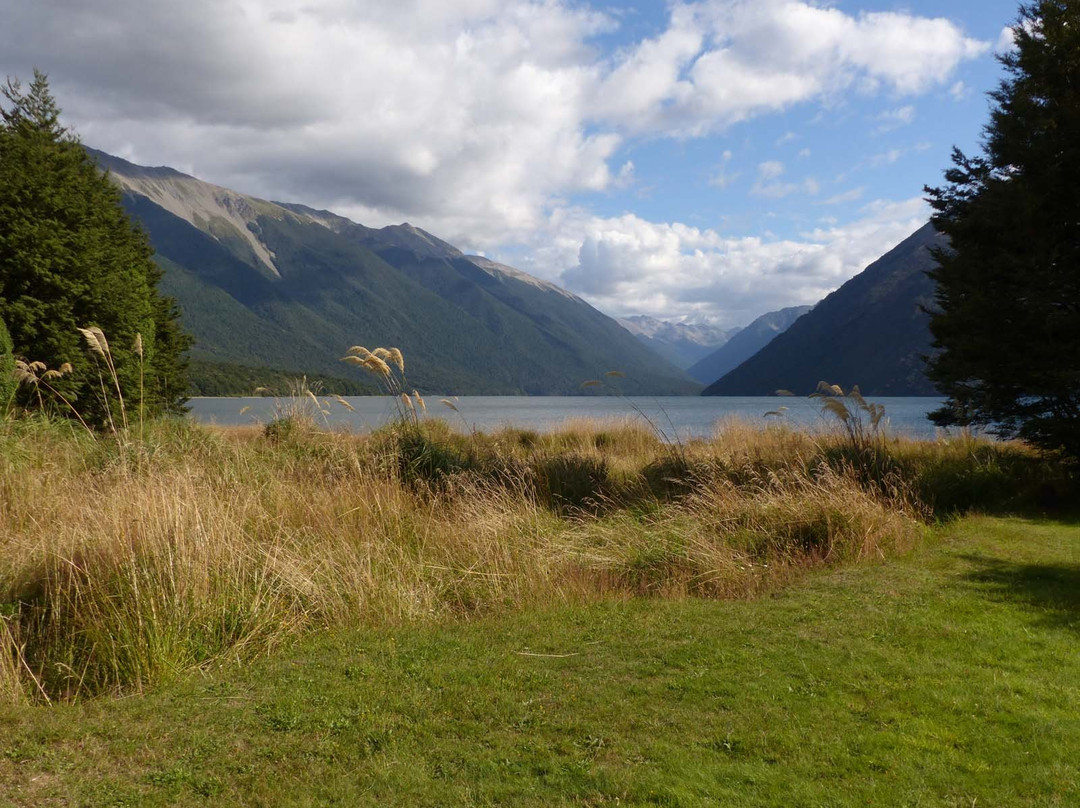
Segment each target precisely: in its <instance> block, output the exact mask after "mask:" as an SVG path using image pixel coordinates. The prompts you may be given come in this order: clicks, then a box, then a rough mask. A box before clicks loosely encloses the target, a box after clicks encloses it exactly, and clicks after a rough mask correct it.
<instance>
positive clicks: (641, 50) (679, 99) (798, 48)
mask: <svg viewBox="0 0 1080 808" xmlns="http://www.w3.org/2000/svg"><path fill="white" fill-rule="evenodd" d="M989 48H990V45H989V43H986V42H980V41H978V40H975V39H971V38H969V37H966V36H964V34H963V32H962V31H961V30H960V29H959V28H958V27H957V26H956V25H955V24H953V23H952V22H950V21H949V20H946V19H941V18H936V19H930V18H925V17H916V16H913V15H909V14H900V13H892V12H885V13H870V14H862V15H859V16H857V17H855V16H851V15H848V14H845V13H843V12H842V11H840V10H838V9H835V8H824V7H820V6H818V5H816V4H812V3H809V2H798V1H797V0H704V1H703V2H700V3H696V4H686V5H682V4H680V5H676V6H675V7H674V9H673V11H672V17H671V24H670V26H669V27H668V29H667V30H666V31H665V32H664V33H663V34H661V35H660V36H657V37H655V38H653V39H650V40H646V41H644V42H642V43H641V44H640V45H639V46H638V47H636V48H634V49H631V50H630V51H629V53H628V54H627V56H626V58H625V59H624V61H623V62H622V63H620V64H619V65H618V66H617V67H616V69H615V70H614V71H613V72H612V73H610V74H609V75H607V76H605V77H604V78H603V80H602V82H601V85H600V87H601V92H600V94H599V95H598V97H597V110H598V112H599V114H600V116H601V117H603V118H605V119H607V120H609V121H613V122H617V123H620V124H622V125H623V126H624V127H627V128H629V129H631V130H641V131H654V132H655V131H661V132H666V133H668V134H677V135H681V136H694V135H700V134H702V133H704V132H708V131H713V130H716V129H721V128H723V127H725V126H729V125H731V124H733V123H736V122H738V121H742V120H746V119H747V118H749V117H752V116H755V115H759V114H762V113H765V112H770V111H776V110H780V109H783V108H785V107H787V106H790V105H792V104H796V103H801V102H806V101H811V100H814V99H824V98H827V97H829V96H830V95H833V94H836V93H838V92H841V91H844V90H847V89H850V88H857V89H861V90H862V91H864V92H874V91H877V90H879V89H887V90H889V91H891V92H893V93H898V94H901V95H913V94H918V93H921V92H925V91H926V90H928V89H930V88H931V87H933V86H935V85H940V84H943V83H945V82H946V81H948V80H949V78H950V76H951V75H952V73H953V71H954V70H955V69H956V67H957V65H959V64H960V62H962V61H964V60H966V59H972V58H975V57H978V56H981V55H982V54H984V53H986V52H987V51H988V50H989Z"/></svg>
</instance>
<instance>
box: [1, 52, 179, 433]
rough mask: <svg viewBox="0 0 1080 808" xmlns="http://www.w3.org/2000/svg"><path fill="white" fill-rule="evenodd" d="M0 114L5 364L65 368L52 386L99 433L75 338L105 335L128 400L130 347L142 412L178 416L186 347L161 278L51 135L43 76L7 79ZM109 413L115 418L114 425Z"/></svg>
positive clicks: (87, 163)
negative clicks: (9, 353) (9, 352)
mask: <svg viewBox="0 0 1080 808" xmlns="http://www.w3.org/2000/svg"><path fill="white" fill-rule="evenodd" d="M0 89H2V93H3V97H4V99H6V103H2V102H0V113H2V116H3V118H2V121H0V319H2V320H3V321H4V322H5V323H6V324H7V328H8V330H9V331H10V334H11V339H12V342H13V345H14V354H15V356H17V357H22V358H23V359H26V360H31V361H41V362H44V363H46V364H47V365H48V366H49V367H56V366H59V365H61V364H63V363H65V362H70V363H71V364H72V366H73V367H74V372H73V373H71V374H70V375H69V376H67V377H65V378H64V379H63V380H62V381H61V382H58V385H59V386H60V387H61V388H62V392H63V393H64V395H65V396H67V397H68V398H70V399H72V400H77V402H78V406H79V410H80V411H81V412H83V414H84V415H87V416H89V418H91V419H93V420H94V421H97V422H98V423H104V422H106V421H107V420H108V415H109V413H108V412H107V409H106V408H108V407H115V406H116V404H115V402H113V403H112V404H109V403H108V399H107V397H106V396H103V395H102V393H101V385H100V381H99V368H98V367H97V365H96V364H95V362H96V360H95V357H94V356H93V355H92V354H91V353H89V352H88V351H87V350H86V348H85V345H84V343H83V340H82V337H81V336H80V334H79V331H78V329H79V328H80V327H95V328H98V329H100V330H101V331H103V332H104V333H106V334H108V336H109V340H110V342H111V345H112V351H113V357H114V359H115V365H116V371H117V375H118V377H119V380H120V383H121V385H122V386H123V388H124V389H126V390H137V389H138V388H139V361H138V357H137V356H136V355H135V353H134V345H135V341H136V335H141V340H142V342H143V344H144V345H145V357H146V366H145V372H146V373H145V375H146V385H145V388H146V392H145V397H146V401H145V405H146V411H147V412H161V411H170V410H177V409H180V408H181V407H182V405H183V400H184V398H183V396H184V390H185V389H186V385H187V379H186V364H185V362H186V360H185V359H184V357H183V352H184V351H185V350H186V349H187V347H188V344H189V340H188V338H187V337H186V336H185V335H184V334H183V333H182V332H181V330H180V328H179V325H178V321H177V316H178V312H177V309H176V307H175V305H174V303H173V302H172V301H171V300H169V299H167V298H163V297H161V296H160V295H159V294H158V293H157V283H158V281H159V279H160V277H161V271H160V270H159V269H158V267H157V266H156V264H155V263H154V262H153V261H152V260H151V255H152V250H151V248H150V245H149V242H148V240H147V238H146V236H145V235H144V234H143V233H142V231H141V230H139V229H138V228H137V227H136V226H134V225H133V224H132V222H131V221H130V220H129V218H128V216H127V214H126V213H125V212H124V209H123V208H122V207H121V198H120V193H119V191H118V190H117V189H116V188H114V187H113V185H112V184H111V183H110V182H109V180H108V178H107V177H106V176H104V175H103V174H102V173H101V172H100V171H99V170H98V168H97V166H96V165H95V163H94V162H93V161H92V160H91V159H90V158H89V157H88V156H87V154H86V152H85V151H84V150H83V148H82V146H81V144H80V143H79V141H78V139H77V137H75V136H74V135H73V134H72V133H71V132H70V131H68V130H67V129H65V128H64V127H63V126H62V125H61V123H60V110H59V108H58V107H57V105H56V102H55V100H54V99H53V97H52V95H51V94H50V92H49V86H48V81H47V79H46V77H45V75H44V74H42V73H40V72H37V71H35V73H34V80H33V82H32V83H31V84H30V86H29V87H28V88H27V89H26V90H25V91H24V90H23V88H22V87H21V85H20V84H19V82H18V81H17V80H12V79H8V81H7V83H6V85H5V86H3V88H0ZM115 414H116V413H113V415H115Z"/></svg>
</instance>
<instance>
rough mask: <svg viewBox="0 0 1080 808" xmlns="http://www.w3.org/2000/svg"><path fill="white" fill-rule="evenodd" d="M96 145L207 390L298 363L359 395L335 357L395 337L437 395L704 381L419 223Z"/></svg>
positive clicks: (352, 376)
mask: <svg viewBox="0 0 1080 808" xmlns="http://www.w3.org/2000/svg"><path fill="white" fill-rule="evenodd" d="M88 152H89V153H90V154H91V156H92V157H93V158H94V159H95V160H96V161H97V163H98V165H99V166H100V167H101V168H102V169H104V170H107V171H108V172H109V176H110V177H111V178H112V180H113V181H114V182H115V183H116V184H117V185H118V186H119V187H120V189H121V190H122V192H123V203H124V206H125V208H126V209H127V210H128V212H129V213H130V214H131V215H132V216H133V217H134V218H135V219H137V220H138V221H139V222H140V223H141V224H142V226H143V228H144V229H145V230H146V232H147V233H148V235H149V238H150V242H151V244H152V245H153V247H154V249H155V251H156V256H155V258H156V260H157V261H158V263H159V265H160V266H161V267H162V269H163V271H164V276H163V278H162V282H161V288H162V291H163V292H165V293H166V294H169V295H171V296H173V297H175V298H176V300H177V302H178V304H179V306H180V308H181V311H182V320H183V324H184V326H185V328H186V329H187V330H188V331H189V332H190V333H191V334H192V335H193V336H194V337H195V345H194V347H193V348H192V351H191V357H192V365H193V377H194V382H195V388H196V391H197V392H201V393H204V394H223V393H236V392H244V391H245V390H250V389H251V388H252V387H254V386H255V385H256V384H261V383H262V381H261V380H262V379H263V378H264V377H266V376H267V375H268V374H270V375H274V376H275V378H278V377H281V376H283V375H287V374H295V375H299V374H301V373H307V374H320V375H321V376H322V377H323V378H324V379H325V380H326V381H327V382H328V383H329V386H331V387H334V386H339V387H340V386H341V385H345V387H344V388H343V389H347V391H348V392H357V391H359V389H366V388H365V385H370V383H371V382H370V380H368V379H363V378H359V376H360V374H359V372H358V371H355V369H353V368H351V367H350V366H348V365H344V364H343V363H341V362H340V357H341V356H342V355H343V354H344V353H345V351H346V349H347V348H349V347H350V346H352V345H357V344H361V345H366V346H367V347H369V348H374V347H376V346H396V347H398V348H400V349H401V350H402V352H403V353H404V356H405V361H406V363H407V365H406V371H407V372H408V377H409V381H410V384H412V385H415V386H416V387H418V388H419V389H421V390H422V391H425V392H431V393H440V394H450V393H459V392H460V393H464V392H468V393H471V394H481V395H482V394H489V395H514V394H536V395H566V394H575V393H578V392H580V391H581V389H582V388H581V384H582V382H584V381H586V380H588V379H592V378H598V377H601V376H602V374H604V373H605V372H606V371H610V370H619V371H622V372H623V373H625V378H624V379H622V380H621V382H622V385H621V386H622V389H623V392H626V393H636V394H649V395H679V394H690V393H696V392H698V391H699V390H700V389H701V386H700V384H698V383H697V382H695V381H694V380H693V379H691V378H690V377H689V376H687V375H686V374H685V373H684V372H683V371H682V370H680V369H679V368H677V367H674V366H673V365H671V364H670V363H669V362H667V361H665V360H664V359H663V358H662V357H660V356H658V355H657V354H655V353H654V352H652V351H651V350H650V349H649V348H647V347H646V346H645V345H643V344H642V343H641V342H640V341H639V340H638V339H637V338H636V337H634V336H633V335H632V334H631V333H630V332H629V331H627V330H626V329H625V328H623V327H622V326H620V325H619V324H618V323H617V322H616V321H615V320H613V319H611V318H610V317H607V316H606V315H604V314H602V313H601V312H599V311H597V310H596V309H595V308H593V307H592V306H590V305H589V304H588V303H586V302H585V301H584V300H582V299H581V298H579V297H577V296H575V295H573V294H571V293H569V292H567V291H565V290H563V289H561V288H559V287H558V286H556V285H554V284H552V283H549V282H547V281H543V280H540V279H538V278H535V277H532V276H530V275H528V274H526V273H524V272H521V271H519V270H516V269H514V268H512V267H509V266H505V265H503V264H499V263H497V262H494V261H491V260H488V259H487V258H483V257H481V256H475V255H465V254H464V253H463V252H461V251H460V250H458V249H457V248H456V247H454V246H453V245H451V244H449V243H447V242H445V241H443V240H441V239H439V238H437V237H436V236H433V235H432V234H430V233H427V232H425V231H423V230H421V229H419V228H416V227H413V226H412V225H409V224H401V225H393V226H390V227H384V228H379V229H375V228H369V227H365V226H364V225H362V224H357V223H355V222H352V221H350V220H348V219H346V218H344V217H342V216H338V215H336V214H334V213H330V212H329V211H324V210H314V209H312V208H308V207H304V206H302V205H296V204H288V203H275V202H270V201H266V200H261V199H256V198H254V197H251V196H247V195H245V194H242V193H238V192H236V191H232V190H229V189H226V188H222V187H219V186H215V185H211V184H210V183H207V182H203V181H201V180H198V179H196V178H195V177H191V176H188V175H186V174H183V173H181V172H179V171H176V170H174V169H171V168H167V167H157V168H148V167H144V166H138V165H135V164H133V163H130V162H127V161H125V160H122V159H120V158H117V157H113V156H111V155H108V154H105V153H103V152H99V151H95V150H92V149H88ZM339 380H345V381H340V382H339ZM225 388H229V389H225ZM232 388H236V389H232ZM372 389H373V388H372Z"/></svg>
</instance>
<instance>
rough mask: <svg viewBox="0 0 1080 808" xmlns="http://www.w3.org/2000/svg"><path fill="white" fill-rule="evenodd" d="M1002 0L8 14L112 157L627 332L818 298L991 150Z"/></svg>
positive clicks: (10, 10) (3, 2) (531, 2)
mask: <svg viewBox="0 0 1080 808" xmlns="http://www.w3.org/2000/svg"><path fill="white" fill-rule="evenodd" d="M1016 13H1017V4H1016V3H1015V2H1004V1H1003V0H980V2H972V1H971V0H941V1H940V2H927V1H926V0H920V1H919V2H905V3H900V2H892V1H891V0H837V1H836V2H824V1H819V0H695V1H694V2H680V3H653V2H643V1H642V0H636V1H633V2H622V1H621V0H596V1H595V2H593V3H587V2H559V0H457V2H454V3H446V2H444V1H443V0H393V1H392V2H391V0H364V1H361V0H318V1H317V2H310V1H309V0H260V2H255V0H190V2H186V3H175V2H164V1H163V0H79V1H78V2H76V1H75V0H56V1H55V2H50V3H25V2H22V0H0V14H2V18H3V19H5V22H6V25H5V27H4V29H3V30H0V71H2V72H3V73H5V74H8V75H20V76H28V75H29V74H30V72H31V70H32V68H33V67H39V68H41V69H43V70H45V71H46V72H47V73H48V74H49V76H50V79H51V82H52V86H53V88H54V91H55V92H56V94H57V96H58V98H59V100H60V102H61V105H62V106H63V107H64V108H65V112H66V120H67V122H68V123H70V124H72V125H73V126H74V127H75V129H76V130H77V131H78V132H79V133H80V135H81V136H82V138H83V140H84V141H85V142H87V143H88V144H90V145H93V146H96V147H98V148H102V149H104V150H106V151H109V152H112V153H114V154H118V155H120V156H123V157H126V158H128V159H130V160H133V161H135V162H139V163H143V164H149V165H171V166H174V167H176V168H178V169H180V170H183V171H187V172H188V173H192V174H194V175H196V176H198V177H200V178H202V179H206V180H208V181H210V182H214V183H217V184H220V185H224V186H227V187H230V188H233V189H235V190H239V191H243V192H246V193H250V194H252V195H255V196H260V197H263V198H269V199H280V200H286V201H296V202H303V203H305V204H309V205H313V206H316V207H322V208H328V209H331V210H335V211H337V212H339V213H342V214H344V215H347V216H349V217H351V218H353V219H355V220H356V221H360V222H363V223H365V224H368V225H372V226H380V225H383V224H389V223H396V222H401V221H409V222H411V223H413V224H415V225H418V226H421V227H424V228H426V229H428V230H430V231H431V232H433V233H435V234H437V235H439V236H441V237H443V238H446V239H447V240H449V241H451V242H453V243H455V244H458V245H459V246H462V247H463V248H466V249H468V250H472V251H477V252H482V253H484V254H486V255H488V256H490V257H493V258H496V259H498V260H503V261H505V262H507V263H510V264H513V265H515V266H518V267H520V268H522V269H524V270H526V271H529V272H532V273H534V274H536V275H538V276H540V277H543V278H546V279H549V280H552V281H555V282H556V283H559V284H561V285H563V286H565V287H567V288H569V289H570V290H571V291H574V292H575V293H577V294H580V295H582V296H583V297H585V298H586V299H587V300H589V301H590V302H592V303H593V304H594V305H596V306H598V307H599V308H601V309H602V310H604V311H606V312H608V313H610V314H614V315H628V314H649V315H652V316H657V317H662V318H667V319H680V320H688V321H708V322H713V323H716V324H719V325H725V326H732V325H742V324H745V323H746V322H748V321H749V320H751V319H753V317H755V316H757V315H759V314H761V313H763V312H765V311H769V310H772V309H775V308H780V307H782V306H787V305H795V304H803V303H813V302H816V301H817V300H818V299H820V298H821V297H822V296H823V295H824V294H827V293H828V292H829V291H831V290H832V289H835V288H836V287H837V286H839V285H840V284H841V283H843V282H844V281H845V280H847V279H848V278H850V277H851V276H852V275H854V274H855V273H857V272H858V271H860V270H861V269H862V268H864V267H865V266H866V265H867V263H869V262H870V261H872V260H873V259H874V258H876V257H878V256H880V255H881V254H882V253H884V252H885V251H887V250H888V249H890V248H891V247H892V246H894V245H895V244H897V243H898V242H899V241H900V240H902V239H903V238H904V237H905V236H907V235H909V234H910V233H911V232H913V231H914V230H915V229H916V228H917V227H918V226H919V225H920V224H921V223H923V222H925V220H926V218H927V216H928V209H927V207H926V205H925V202H924V201H923V200H922V199H921V197H922V188H923V186H924V185H926V184H935V183H939V182H941V178H942V172H943V170H944V169H945V168H946V167H947V165H948V162H949V154H950V151H951V149H952V146H953V145H954V144H955V145H959V146H960V147H961V148H963V149H965V150H967V151H973V150H976V149H977V148H978V142H979V138H980V134H981V130H982V127H983V125H984V124H985V122H986V120H987V111H988V101H987V98H986V92H987V91H988V90H990V89H992V88H993V87H994V86H995V85H996V83H997V82H998V81H999V80H1000V78H1001V70H1000V66H999V65H998V63H997V62H996V60H995V58H994V54H995V52H996V51H998V50H1000V48H1002V47H1007V46H1008V39H1007V37H1006V38H1003V36H1002V34H1003V29H1005V28H1006V27H1007V26H1008V25H1010V24H1012V23H1013V21H1014V20H1015V17H1016Z"/></svg>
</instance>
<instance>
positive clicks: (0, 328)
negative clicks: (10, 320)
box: [0, 320, 17, 418]
mask: <svg viewBox="0 0 1080 808" xmlns="http://www.w3.org/2000/svg"><path fill="white" fill-rule="evenodd" d="M16 387H17V383H16V381H15V352H14V346H13V345H12V343H11V335H10V334H9V333H8V330H7V326H5V325H4V321H3V320H0V418H2V417H3V416H4V415H6V414H7V411H8V407H9V406H10V405H11V403H12V401H13V400H14V398H15V390H16Z"/></svg>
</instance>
